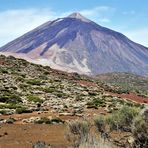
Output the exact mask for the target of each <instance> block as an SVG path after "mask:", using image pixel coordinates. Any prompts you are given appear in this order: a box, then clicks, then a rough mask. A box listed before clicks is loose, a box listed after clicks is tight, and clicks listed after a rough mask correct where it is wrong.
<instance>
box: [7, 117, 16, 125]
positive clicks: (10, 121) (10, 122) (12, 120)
mask: <svg viewBox="0 0 148 148" xmlns="http://www.w3.org/2000/svg"><path fill="white" fill-rule="evenodd" d="M15 121H16V120H15V119H14V118H9V119H7V120H6V123H8V124H13V123H14V122H15Z"/></svg>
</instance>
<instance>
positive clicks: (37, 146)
mask: <svg viewBox="0 0 148 148" xmlns="http://www.w3.org/2000/svg"><path fill="white" fill-rule="evenodd" d="M32 148H51V146H50V144H46V143H45V142H44V141H37V142H36V143H34V144H33V146H32Z"/></svg>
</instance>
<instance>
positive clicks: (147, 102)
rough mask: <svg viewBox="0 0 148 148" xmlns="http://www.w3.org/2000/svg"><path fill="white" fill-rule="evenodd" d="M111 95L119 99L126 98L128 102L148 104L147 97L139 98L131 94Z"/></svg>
mask: <svg viewBox="0 0 148 148" xmlns="http://www.w3.org/2000/svg"><path fill="white" fill-rule="evenodd" d="M109 94H111V95H112V96H117V97H121V98H125V99H127V100H131V101H134V102H137V103H141V104H142V103H145V104H148V98H147V97H141V96H138V95H136V94H134V93H129V94H115V93H111V92H109Z"/></svg>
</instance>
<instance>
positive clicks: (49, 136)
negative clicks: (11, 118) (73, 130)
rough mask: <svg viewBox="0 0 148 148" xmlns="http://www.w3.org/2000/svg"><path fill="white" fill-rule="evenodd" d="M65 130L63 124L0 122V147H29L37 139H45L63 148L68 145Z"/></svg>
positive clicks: (56, 146) (55, 147) (57, 147)
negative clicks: (10, 123)
mask: <svg viewBox="0 0 148 148" xmlns="http://www.w3.org/2000/svg"><path fill="white" fill-rule="evenodd" d="M65 130H66V126H65V125H37V124H26V125H22V124H19V125H16V124H12V125H8V124H2V125H1V128H0V148H31V147H32V144H33V143H35V142H37V141H38V140H40V141H45V142H46V143H48V144H51V145H53V147H54V148H65V147H66V145H68V142H67V140H66V139H65Z"/></svg>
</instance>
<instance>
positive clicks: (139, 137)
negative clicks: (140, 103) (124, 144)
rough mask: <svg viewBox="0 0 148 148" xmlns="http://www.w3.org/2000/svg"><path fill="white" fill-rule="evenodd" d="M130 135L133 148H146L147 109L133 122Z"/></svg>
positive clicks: (147, 134) (147, 142)
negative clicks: (131, 135)
mask: <svg viewBox="0 0 148 148" xmlns="http://www.w3.org/2000/svg"><path fill="white" fill-rule="evenodd" d="M132 133H133V136H134V139H135V141H134V144H133V147H134V148H147V146H148V109H146V110H144V112H143V113H142V114H139V115H138V116H137V117H136V118H135V119H134V121H133V125H132Z"/></svg>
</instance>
